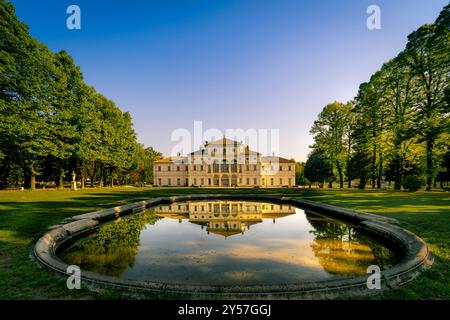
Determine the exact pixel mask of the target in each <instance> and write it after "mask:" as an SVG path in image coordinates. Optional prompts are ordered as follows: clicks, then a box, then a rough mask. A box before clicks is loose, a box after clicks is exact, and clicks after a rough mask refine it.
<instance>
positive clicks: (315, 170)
mask: <svg viewBox="0 0 450 320" xmlns="http://www.w3.org/2000/svg"><path fill="white" fill-rule="evenodd" d="M333 177H334V176H333V168H332V167H331V166H330V161H329V159H327V157H326V155H325V153H324V152H323V151H322V150H321V149H313V151H312V152H311V154H310V155H309V157H308V160H307V161H306V164H305V178H306V179H308V180H309V181H310V182H318V183H319V185H320V186H321V187H322V186H323V184H324V183H325V181H327V180H328V181H329V182H330V181H332V178H333Z"/></svg>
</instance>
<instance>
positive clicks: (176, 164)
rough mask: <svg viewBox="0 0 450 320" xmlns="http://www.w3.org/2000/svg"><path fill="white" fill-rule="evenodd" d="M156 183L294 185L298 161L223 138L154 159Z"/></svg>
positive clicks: (253, 185) (266, 186) (264, 186)
mask: <svg viewBox="0 0 450 320" xmlns="http://www.w3.org/2000/svg"><path fill="white" fill-rule="evenodd" d="M153 169H154V171H153V172H154V179H155V180H154V183H155V185H156V186H170V187H176V186H180V187H181V186H193V187H216V188H217V187H261V188H281V187H293V186H295V161H294V160H288V159H285V158H282V157H277V156H262V155H261V154H260V153H259V152H256V151H252V150H250V149H249V147H248V146H247V145H245V144H243V143H240V142H237V141H234V140H230V139H226V138H222V139H219V140H217V141H213V142H206V143H205V144H204V146H203V147H202V148H201V149H200V150H197V151H195V152H192V153H190V154H189V155H187V156H181V155H178V156H176V157H168V158H164V159H161V160H158V161H155V162H154V167H153Z"/></svg>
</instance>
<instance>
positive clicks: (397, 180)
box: [394, 154, 403, 190]
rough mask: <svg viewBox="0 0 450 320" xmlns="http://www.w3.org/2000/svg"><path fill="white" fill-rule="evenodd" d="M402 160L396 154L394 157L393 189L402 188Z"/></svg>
mask: <svg viewBox="0 0 450 320" xmlns="http://www.w3.org/2000/svg"><path fill="white" fill-rule="evenodd" d="M402 172H403V160H402V159H401V157H400V155H398V154H396V155H395V159H394V190H400V189H401V188H402Z"/></svg>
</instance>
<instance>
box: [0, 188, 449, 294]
mask: <svg viewBox="0 0 450 320" xmlns="http://www.w3.org/2000/svg"><path fill="white" fill-rule="evenodd" d="M192 193H234V194H242V193H256V194H270V195H278V196H294V197H303V198H306V199H311V200H315V201H320V202H325V203H330V204H334V205H338V206H342V207H348V208H352V209H356V210H360V211H366V212H370V213H375V214H379V215H384V216H387V217H393V218H396V219H398V220H399V221H400V224H401V225H402V226H403V227H405V228H406V229H408V230H410V231H412V232H414V233H415V234H417V235H418V236H420V237H422V238H423V239H424V240H425V241H426V242H427V243H428V244H429V246H430V248H431V250H432V251H433V254H434V255H435V263H434V265H433V267H432V268H431V269H429V270H427V271H425V272H424V273H423V274H422V275H421V276H420V277H419V278H418V279H416V280H415V281H413V282H412V283H410V284H407V285H406V286H403V287H401V288H399V289H396V290H392V291H389V292H384V293H381V294H379V295H377V296H374V298H377V299H380V298H381V299H450V193H449V192H417V193H407V192H394V191H376V190H369V191H359V190H336V189H335V190H307V189H298V190H297V189H226V190H225V189H222V190H213V189H198V188H195V189H189V188H131V187H129V188H113V189H109V188H104V189H85V190H79V191H77V192H73V191H69V190H38V191H1V192H0V299H111V298H120V297H121V294H120V292H117V291H114V290H110V291H102V292H96V293H94V292H91V291H88V290H86V289H82V290H72V291H70V290H68V289H67V288H66V286H65V283H64V282H63V281H61V280H57V279H56V278H55V276H54V274H52V273H51V272H49V271H47V270H45V269H43V268H41V267H39V266H38V265H37V263H36V262H34V261H33V260H32V259H31V258H30V252H31V250H32V247H33V245H34V243H35V241H36V240H37V239H38V238H39V237H40V236H41V235H42V234H43V233H45V232H46V230H47V228H48V227H49V226H51V225H55V224H59V223H60V222H61V220H62V219H63V218H65V217H68V216H72V215H76V214H81V213H85V212H89V211H94V210H99V209H102V208H109V207H111V206H114V205H119V204H122V203H124V202H131V201H134V200H139V199H142V198H152V197H158V196H169V195H182V194H192ZM155 298H167V296H161V295H158V296H155Z"/></svg>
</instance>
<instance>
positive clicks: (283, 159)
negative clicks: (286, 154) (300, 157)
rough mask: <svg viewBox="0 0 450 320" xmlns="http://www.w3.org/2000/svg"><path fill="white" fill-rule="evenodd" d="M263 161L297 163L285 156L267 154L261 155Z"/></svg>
mask: <svg viewBox="0 0 450 320" xmlns="http://www.w3.org/2000/svg"><path fill="white" fill-rule="evenodd" d="M261 162H266V163H267V162H279V163H295V160H292V159H286V158H283V157H276V156H266V157H261Z"/></svg>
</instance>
